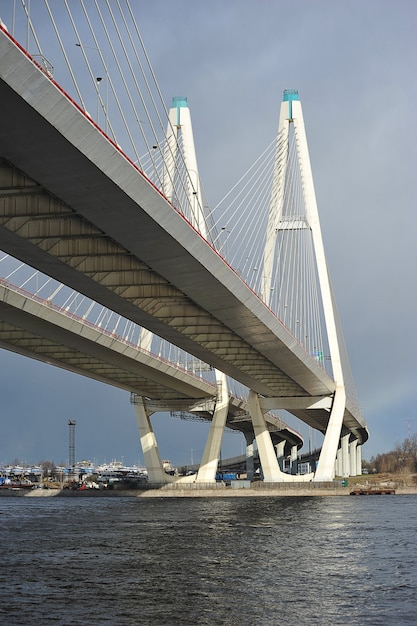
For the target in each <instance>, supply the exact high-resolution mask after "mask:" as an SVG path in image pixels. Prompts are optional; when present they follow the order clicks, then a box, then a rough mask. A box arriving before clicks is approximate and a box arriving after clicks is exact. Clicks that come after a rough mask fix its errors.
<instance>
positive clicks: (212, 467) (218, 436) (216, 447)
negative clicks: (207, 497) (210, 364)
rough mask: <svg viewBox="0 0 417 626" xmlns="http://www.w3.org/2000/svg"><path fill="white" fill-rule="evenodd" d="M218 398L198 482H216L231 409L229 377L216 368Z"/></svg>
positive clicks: (198, 474) (198, 473)
mask: <svg viewBox="0 0 417 626" xmlns="http://www.w3.org/2000/svg"><path fill="white" fill-rule="evenodd" d="M216 381H217V400H216V406H215V408H214V413H213V419H212V420H211V426H210V431H209V435H208V437H207V442H206V447H205V448H204V452H203V458H202V459H201V463H200V468H199V470H198V472H197V478H196V482H197V483H211V482H216V472H217V466H218V464H219V457H220V450H221V445H222V439H223V433H224V427H225V425H226V419H227V412H228V409H229V394H228V390H227V379H226V375H225V374H223V372H218V371H217V370H216Z"/></svg>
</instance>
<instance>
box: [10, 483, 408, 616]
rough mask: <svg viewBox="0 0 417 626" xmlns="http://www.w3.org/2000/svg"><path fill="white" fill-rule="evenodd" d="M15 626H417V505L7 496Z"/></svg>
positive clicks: (398, 499) (401, 501)
mask: <svg viewBox="0 0 417 626" xmlns="http://www.w3.org/2000/svg"><path fill="white" fill-rule="evenodd" d="M0 525H1V526H0V528H1V532H0V563H1V567H0V623H1V624H2V625H4V626H17V625H25V626H37V625H45V624H46V625H47V624H59V625H68V626H69V625H71V626H80V625H100V626H101V625H102V624H103V625H106V624H114V625H117V626H122V625H125V624H126V625H135V624H146V625H149V626H165V625H167V626H175V625H181V626H197V625H200V624H201V625H209V626H220V625H225V626H246V625H248V626H249V625H250V626H255V625H256V626H269V625H270V626H281V625H287V624H296V625H297V626H303V625H308V626H311V625H313V624H318V625H320V626H330V625H333V624H344V625H347V624H358V625H361V626H363V625H365V624H369V625H372V626H378V625H379V624H380V625H383V626H389V625H391V624H395V625H396V626H402V625H403V624H413V625H414V624H416V623H417V544H416V528H417V497H416V496H400V495H396V496H368V497H337V496H335V497H275V498H274V497H254V498H252V497H242V498H221V497H219V498H155V499H153V498H152V499H136V498H126V497H114V498H110V497H107V498H105V497H103V498H5V497H3V498H0Z"/></svg>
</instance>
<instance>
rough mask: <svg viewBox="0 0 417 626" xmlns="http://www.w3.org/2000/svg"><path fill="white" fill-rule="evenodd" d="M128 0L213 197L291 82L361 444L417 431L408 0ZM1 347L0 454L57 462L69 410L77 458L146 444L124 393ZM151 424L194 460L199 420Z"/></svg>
mask: <svg viewBox="0 0 417 626" xmlns="http://www.w3.org/2000/svg"><path fill="white" fill-rule="evenodd" d="M132 5H134V7H135V14H136V18H137V20H138V23H139V27H140V29H141V34H142V37H143V39H144V42H145V45H146V47H147V51H148V54H149V56H150V59H151V62H152V65H153V68H154V71H155V74H156V76H157V79H158V82H159V85H160V88H161V90H162V93H163V95H164V97H165V98H166V102H167V105H168V106H169V105H170V102H171V98H172V96H187V98H188V103H189V106H190V110H191V114H192V120H193V130H194V139H195V143H196V150H197V157H198V162H199V170H200V176H201V178H202V180H203V183H204V187H205V191H206V194H207V196H208V200H209V203H210V205H211V206H214V205H215V204H216V203H217V202H218V201H219V200H220V199H221V198H222V197H223V195H224V194H225V193H226V192H227V191H228V190H229V189H230V188H231V187H232V186H233V184H234V183H235V182H236V181H237V180H238V179H239V178H240V176H241V175H242V174H243V173H244V172H245V171H246V169H247V168H248V167H249V166H250V165H251V164H252V163H253V162H254V160H255V159H256V158H257V157H258V155H259V154H260V153H261V151H262V150H263V149H264V148H265V146H266V145H267V144H268V143H269V142H270V141H271V140H272V138H273V136H274V134H275V133H276V129H277V124H278V115H279V107H280V102H281V99H282V91H283V90H284V89H286V88H288V89H293V88H295V89H298V90H299V95H300V99H301V102H302V106H303V113H304V121H305V125H306V132H307V139H308V143H309V149H310V158H311V163H312V170H313V176H314V182H315V188H316V195H317V202H318V207H319V214H320V220H321V226H322V231H323V238H324V244H325V250H326V254H327V260H328V264H329V268H330V272H331V276H332V281H333V286H334V289H335V293H336V299H337V302H338V308H339V313H340V317H341V320H342V327H343V331H344V335H345V340H346V344H347V349H348V352H349V356H350V363H351V368H352V372H353V377H354V380H355V384H356V389H357V393H358V396H359V401H360V405H361V408H362V412H363V415H364V417H365V419H366V420H367V422H368V425H369V429H370V440H369V442H368V443H367V444H366V446H365V448H364V451H363V456H364V457H365V458H367V459H369V458H370V457H371V456H372V455H375V454H377V453H378V452H385V451H389V450H391V449H392V448H393V447H394V446H395V444H396V443H397V442H401V441H403V439H404V438H405V437H406V436H407V434H408V432H409V429H410V430H411V433H414V432H417V410H416V408H415V407H416V400H417V398H416V395H417V394H416V387H417V365H416V352H417V339H416V336H415V334H414V331H413V330H412V329H413V327H414V323H413V322H414V321H415V319H416V303H417V292H416V282H417V281H416V277H415V273H416V265H417V263H416V261H417V252H416V250H417V246H416V244H417V211H416V201H415V197H416V192H415V187H414V185H415V180H416V163H417V124H416V117H415V116H416V111H417V83H416V75H417V73H416V70H417V43H416V42H417V38H416V32H417V3H416V2H415V1H414V0H389V1H388V0H291V1H288V2H287V1H286V0H275V1H273V0H270V1H267V0H252V1H248V0H210V1H209V2H207V1H204V0H194V1H192V0H182V1H174V0H153V1H152V2H132ZM32 10H33V9H32ZM1 11H2V9H1V8H0V17H3V15H2V13H1ZM3 19H4V17H3ZM5 21H6V20H5ZM0 358H1V371H2V376H1V378H0V393H1V399H2V402H1V415H2V420H1V424H2V425H1V429H2V432H1V437H0V463H1V462H3V461H9V462H10V461H13V460H14V459H15V458H19V459H20V460H26V461H28V462H37V461H39V460H41V459H44V458H47V459H53V460H54V461H55V462H56V463H59V462H61V461H64V462H66V461H67V459H68V426H67V421H68V418H71V419H76V420H77V431H76V433H77V434H76V442H77V443H76V456H77V458H78V459H81V458H87V459H91V460H93V459H95V460H96V461H100V462H103V461H104V460H106V461H110V460H111V459H113V458H117V459H119V460H121V459H122V457H123V459H124V461H125V462H126V463H134V462H137V461H138V460H139V459H141V454H140V451H139V442H138V436H137V430H136V425H135V417H134V412H133V408H132V407H131V406H130V404H129V395H128V394H127V393H125V392H121V391H119V390H115V389H112V388H110V387H107V386H105V385H102V384H100V383H96V382H92V381H89V380H87V379H84V378H82V377H80V376H77V375H72V374H69V373H66V372H63V371H61V370H59V369H56V368H53V367H51V366H47V365H43V364H41V363H37V362H34V361H30V360H28V359H25V358H23V357H19V356H16V355H13V354H10V353H8V352H6V351H1V352H0ZM294 425H295V422H294ZM154 426H155V430H156V433H157V436H158V440H159V446H160V451H161V455H162V456H163V457H164V458H169V459H171V460H172V461H173V462H174V463H176V464H185V463H190V462H191V460H193V461H198V460H199V458H200V456H201V454H202V451H203V448H204V440H205V435H206V433H207V427H206V426H205V425H202V424H200V423H197V424H190V423H183V422H181V421H180V420H178V419H174V418H170V417H169V416H167V415H159V416H156V417H155V419H154ZM300 430H301V432H302V433H303V434H304V435H306V433H307V431H306V430H303V428H302V427H300ZM241 451H243V438H241V437H240V436H239V435H228V436H226V437H225V443H224V446H223V450H222V453H223V456H227V455H229V454H232V453H235V452H236V453H240V452H241Z"/></svg>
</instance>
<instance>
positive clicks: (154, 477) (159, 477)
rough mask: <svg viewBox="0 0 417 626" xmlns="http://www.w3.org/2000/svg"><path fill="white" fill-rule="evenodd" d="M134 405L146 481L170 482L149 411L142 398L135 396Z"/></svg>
mask: <svg viewBox="0 0 417 626" xmlns="http://www.w3.org/2000/svg"><path fill="white" fill-rule="evenodd" d="M134 407H135V414H136V423H137V425H138V429H139V436H140V443H141V446H142V452H143V456H144V459H145V466H146V470H147V472H148V481H149V482H150V483H169V482H172V480H171V477H170V476H168V474H167V473H166V472H165V470H164V468H163V465H162V461H161V457H160V454H159V450H158V444H157V441H156V437H155V433H154V431H153V428H152V424H151V421H150V419H149V416H150V415H151V413H148V412H147V410H146V408H145V404H144V402H143V398H141V397H140V396H135V402H134Z"/></svg>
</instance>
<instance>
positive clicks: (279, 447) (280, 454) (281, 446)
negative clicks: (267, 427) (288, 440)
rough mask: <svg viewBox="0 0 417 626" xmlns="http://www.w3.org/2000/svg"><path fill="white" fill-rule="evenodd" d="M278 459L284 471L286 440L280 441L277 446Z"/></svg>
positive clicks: (280, 467)
mask: <svg viewBox="0 0 417 626" xmlns="http://www.w3.org/2000/svg"><path fill="white" fill-rule="evenodd" d="M276 448H277V459H278V465H279V469H280V470H281V472H283V471H284V452H285V441H280V442H279V443H278V444H277V446H276Z"/></svg>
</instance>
